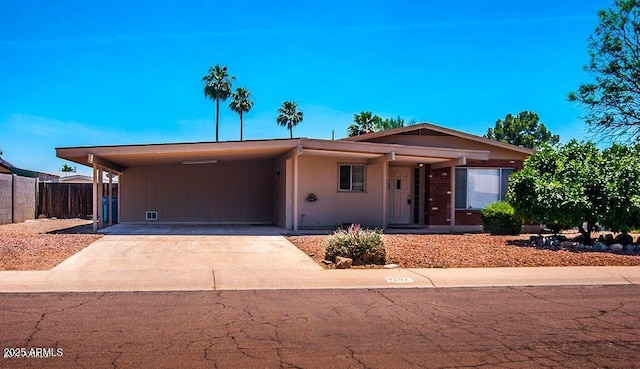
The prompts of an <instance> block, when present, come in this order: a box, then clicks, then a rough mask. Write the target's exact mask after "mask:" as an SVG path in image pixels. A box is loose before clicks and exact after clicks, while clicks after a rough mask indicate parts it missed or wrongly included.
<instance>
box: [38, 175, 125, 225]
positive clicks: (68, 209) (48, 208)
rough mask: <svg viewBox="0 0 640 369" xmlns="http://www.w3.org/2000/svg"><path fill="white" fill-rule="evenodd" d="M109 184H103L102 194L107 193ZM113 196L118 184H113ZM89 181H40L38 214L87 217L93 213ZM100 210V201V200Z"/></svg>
mask: <svg viewBox="0 0 640 369" xmlns="http://www.w3.org/2000/svg"><path fill="white" fill-rule="evenodd" d="M108 188H109V184H107V183H104V184H103V195H104V196H107V195H108V192H107V191H108ZM113 196H118V184H117V183H114V184H113ZM92 197H93V185H92V184H91V183H40V188H39V194H38V214H39V215H40V214H44V215H45V216H46V217H48V218H51V217H57V218H59V219H70V218H82V219H89V218H91V216H92V215H93V208H92V204H91V199H92ZM100 204H101V205H100V209H98V211H102V202H100Z"/></svg>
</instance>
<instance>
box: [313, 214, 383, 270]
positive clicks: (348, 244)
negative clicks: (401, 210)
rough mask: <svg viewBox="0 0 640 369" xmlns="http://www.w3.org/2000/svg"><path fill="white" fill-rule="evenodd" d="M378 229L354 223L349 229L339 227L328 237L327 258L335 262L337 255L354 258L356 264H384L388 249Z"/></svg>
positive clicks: (325, 253)
mask: <svg viewBox="0 0 640 369" xmlns="http://www.w3.org/2000/svg"><path fill="white" fill-rule="evenodd" d="M381 234H382V232H381V231H379V230H377V229H364V228H361V227H360V225H358V224H354V225H351V226H350V227H349V228H347V229H338V230H337V231H335V232H334V233H333V234H332V235H331V236H329V238H328V239H327V246H326V248H325V251H324V258H325V260H330V261H333V262H335V261H336V257H337V256H342V257H347V258H350V259H353V264H354V265H362V264H384V262H385V259H386V251H385V248H384V242H383V241H382V237H381Z"/></svg>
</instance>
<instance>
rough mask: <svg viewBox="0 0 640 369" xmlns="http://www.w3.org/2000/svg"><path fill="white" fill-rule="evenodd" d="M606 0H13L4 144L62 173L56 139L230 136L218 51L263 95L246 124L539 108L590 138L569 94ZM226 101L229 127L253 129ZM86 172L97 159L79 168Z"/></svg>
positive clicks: (263, 131) (470, 126)
mask: <svg viewBox="0 0 640 369" xmlns="http://www.w3.org/2000/svg"><path fill="white" fill-rule="evenodd" d="M610 5H611V1H603V0H593V1H589V0H585V1H580V0H566V1H557V0H538V1H514V0H487V1H479V0H478V1H473V0H451V1H445V0H433V1H401V0H399V1H345V0H342V1H333V0H329V1H318V2H316V1H309V2H297V1H295V2H294V1H273V2H263V1H255V2H252V1H228V2H220V1H204V0H200V1H191V0H185V1H162V0H154V1H119V0H114V1H105V2H103V1H72V0H62V1H50V0H28V1H24V0H0V66H1V69H0V132H2V134H1V135H0V147H2V150H3V151H4V155H3V158H4V159H6V160H8V161H9V162H11V163H13V164H14V165H16V166H18V167H22V168H25V169H32V170H39V171H44V172H57V171H58V170H59V168H60V167H61V166H62V165H63V164H64V163H65V162H64V161H63V160H61V159H58V158H56V157H55V150H54V148H55V147H67V146H90V145H113V144H135V143H161V142H192V141H211V140H214V138H215V136H214V129H215V123H214V103H213V102H212V101H211V100H206V99H205V98H204V96H203V93H202V84H201V77H202V76H203V75H204V74H206V73H207V70H208V68H209V67H210V66H213V65H215V64H218V63H219V64H221V65H226V66H228V68H229V71H230V74H231V75H233V76H235V77H236V83H235V86H234V87H246V88H248V89H249V90H250V91H251V93H252V96H253V99H254V101H255V106H254V108H253V110H251V112H250V113H248V114H247V115H246V116H245V126H244V127H245V128H244V137H245V139H263V138H284V137H288V131H287V130H286V129H285V128H282V127H279V126H277V125H276V116H277V108H278V107H279V106H280V105H281V104H282V102H283V101H285V100H293V101H296V102H298V104H299V107H300V109H301V110H302V111H303V112H304V115H305V117H304V120H303V122H302V123H301V124H300V125H299V126H298V127H295V128H294V136H298V137H313V138H331V134H332V131H335V136H336V138H341V137H344V136H345V135H346V127H347V126H348V125H349V124H351V122H352V118H353V114H355V113H358V112H360V111H363V110H370V111H372V112H374V113H375V114H378V115H380V116H382V117H391V116H397V115H400V116H401V117H403V118H405V120H407V121H408V120H411V119H415V120H417V121H418V122H423V121H424V122H430V123H434V124H438V125H442V126H445V127H449V128H453V129H458V130H463V131H466V132H470V133H473V134H478V135H482V134H484V133H485V132H486V130H487V128H488V127H492V126H493V125H494V123H495V121H496V120H497V119H499V118H502V117H504V116H505V115H506V114H507V113H514V114H515V113H518V112H520V111H522V110H532V111H535V112H537V113H538V114H539V115H540V117H541V120H542V122H544V123H545V124H546V125H547V127H548V128H549V129H550V130H551V131H552V132H554V133H556V134H559V135H560V136H561V140H562V141H567V140H569V139H571V138H577V139H585V138H588V136H589V135H588V132H587V131H586V129H585V126H584V123H583V122H582V121H581V119H580V117H581V116H582V115H583V114H584V113H583V112H582V111H581V110H580V108H579V107H578V106H576V105H575V104H573V103H569V102H567V100H566V95H567V93H568V92H569V91H572V90H574V89H576V88H577V86H578V85H579V84H581V83H584V82H586V81H588V80H589V76H588V75H587V74H586V73H585V72H584V71H583V70H582V66H583V65H584V64H586V63H587V61H588V54H587V42H586V41H587V38H588V37H589V35H590V34H591V33H592V31H593V29H594V28H595V26H596V25H597V16H596V13H597V11H598V10H599V9H604V8H607V7H609V6H610ZM238 138H239V122H238V116H237V114H235V113H233V112H231V111H230V110H229V109H228V101H227V102H224V103H222V104H221V117H220V139H221V140H237V139H238ZM78 169H79V171H80V169H81V168H78Z"/></svg>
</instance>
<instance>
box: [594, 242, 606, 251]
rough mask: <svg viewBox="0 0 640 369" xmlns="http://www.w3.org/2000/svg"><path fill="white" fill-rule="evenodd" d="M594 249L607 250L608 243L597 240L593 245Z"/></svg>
mask: <svg viewBox="0 0 640 369" xmlns="http://www.w3.org/2000/svg"><path fill="white" fill-rule="evenodd" d="M593 251H607V245H605V244H604V243H602V242H596V244H595V245H593Z"/></svg>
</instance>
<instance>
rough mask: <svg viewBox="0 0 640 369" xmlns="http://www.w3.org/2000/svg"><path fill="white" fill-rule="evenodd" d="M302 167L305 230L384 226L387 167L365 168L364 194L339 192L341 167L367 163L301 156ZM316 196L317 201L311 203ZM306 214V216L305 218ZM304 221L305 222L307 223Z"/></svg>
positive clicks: (301, 209) (301, 203) (301, 208)
mask: <svg viewBox="0 0 640 369" xmlns="http://www.w3.org/2000/svg"><path fill="white" fill-rule="evenodd" d="M298 159H299V160H300V163H299V168H300V175H299V186H300V187H299V193H298V204H299V212H298V215H299V220H298V222H299V223H298V224H299V225H302V226H303V227H336V226H338V225H340V224H342V223H359V224H362V225H365V226H374V227H380V226H382V214H383V212H382V191H383V189H384V188H385V186H383V183H382V168H383V164H375V165H367V166H366V167H365V187H366V191H364V192H342V191H338V165H339V164H364V163H365V162H364V161H361V160H353V159H346V158H345V159H340V158H335V157H314V156H305V155H301V156H299V157H298ZM311 193H313V194H314V195H316V198H317V200H316V201H314V202H310V201H307V196H308V195H309V194H311ZM303 214H304V217H302V215H303ZM303 219H304V220H303Z"/></svg>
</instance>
